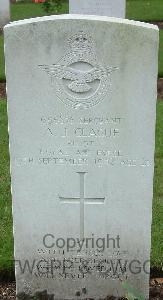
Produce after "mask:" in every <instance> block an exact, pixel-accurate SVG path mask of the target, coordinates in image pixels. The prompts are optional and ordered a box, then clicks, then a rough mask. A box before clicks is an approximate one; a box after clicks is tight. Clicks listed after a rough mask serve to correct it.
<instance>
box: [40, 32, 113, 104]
mask: <svg viewBox="0 0 163 300" xmlns="http://www.w3.org/2000/svg"><path fill="white" fill-rule="evenodd" d="M68 49H70V50H67V54H65V56H64V57H63V58H62V59H61V60H60V62H59V63H58V64H52V65H45V64H43V65H42V64H40V65H39V67H40V68H41V69H42V70H44V71H45V72H46V73H47V74H48V76H49V77H50V81H51V84H52V86H53V87H54V88H55V91H56V93H57V96H58V97H59V99H60V100H61V101H62V102H64V104H66V105H69V106H71V107H72V108H75V109H78V108H83V109H86V108H90V107H92V106H94V105H96V104H98V103H99V102H100V101H102V98H103V97H104V96H105V95H106V92H107V90H108V88H110V89H111V73H112V72H113V71H115V70H117V69H118V68H117V67H110V66H106V67H104V66H102V65H100V64H99V63H98V59H97V57H96V52H95V47H94V42H93V40H92V37H91V36H90V35H88V34H87V33H84V32H82V31H81V32H78V33H77V34H75V35H74V36H72V37H70V38H69V39H68Z"/></svg>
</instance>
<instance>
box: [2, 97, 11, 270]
mask: <svg viewBox="0 0 163 300" xmlns="http://www.w3.org/2000/svg"><path fill="white" fill-rule="evenodd" d="M0 137H1V138H0V149H1V151H0V162H1V168H0V270H2V269H3V268H5V269H7V270H9V269H10V268H11V266H12V264H11V260H12V257H13V238H12V215H11V194H10V175H9V153H8V134H7V113H6V101H3V100H2V101H0Z"/></svg>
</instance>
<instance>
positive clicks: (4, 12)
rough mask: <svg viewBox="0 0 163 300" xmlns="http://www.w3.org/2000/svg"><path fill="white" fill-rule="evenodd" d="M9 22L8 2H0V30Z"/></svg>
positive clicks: (2, 0)
mask: <svg viewBox="0 0 163 300" xmlns="http://www.w3.org/2000/svg"><path fill="white" fill-rule="evenodd" d="M9 21H10V0H0V28H3V26H4V25H6V24H7V23H8V22H9Z"/></svg>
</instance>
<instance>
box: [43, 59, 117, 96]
mask: <svg viewBox="0 0 163 300" xmlns="http://www.w3.org/2000/svg"><path fill="white" fill-rule="evenodd" d="M40 67H41V68H42V69H43V70H44V71H46V72H47V74H48V75H49V76H50V77H51V79H52V78H53V77H55V78H57V79H59V80H62V79H67V80H70V81H71V83H69V84H68V88H69V89H70V90H71V91H72V92H74V93H84V92H88V91H90V90H91V89H92V87H91V86H90V85H89V83H91V82H93V81H95V80H101V78H103V77H107V76H109V75H110V74H111V73H112V72H113V71H114V70H116V69H117V68H116V67H115V68H112V67H107V68H103V67H100V66H99V67H94V68H92V69H91V70H90V71H81V70H76V69H73V68H71V67H67V66H62V65H51V66H48V65H40Z"/></svg>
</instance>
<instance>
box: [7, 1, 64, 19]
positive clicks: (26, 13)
mask: <svg viewBox="0 0 163 300" xmlns="http://www.w3.org/2000/svg"><path fill="white" fill-rule="evenodd" d="M54 13H55V12H54ZM59 13H61V14H62V13H68V2H65V1H64V2H63V6H62V9H61V11H60V12H59ZM45 15H48V14H47V13H46V12H45V11H44V10H43V8H42V4H36V3H17V4H16V5H11V20H12V21H17V20H20V19H22V20H23V19H29V18H35V17H42V16H45Z"/></svg>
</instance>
